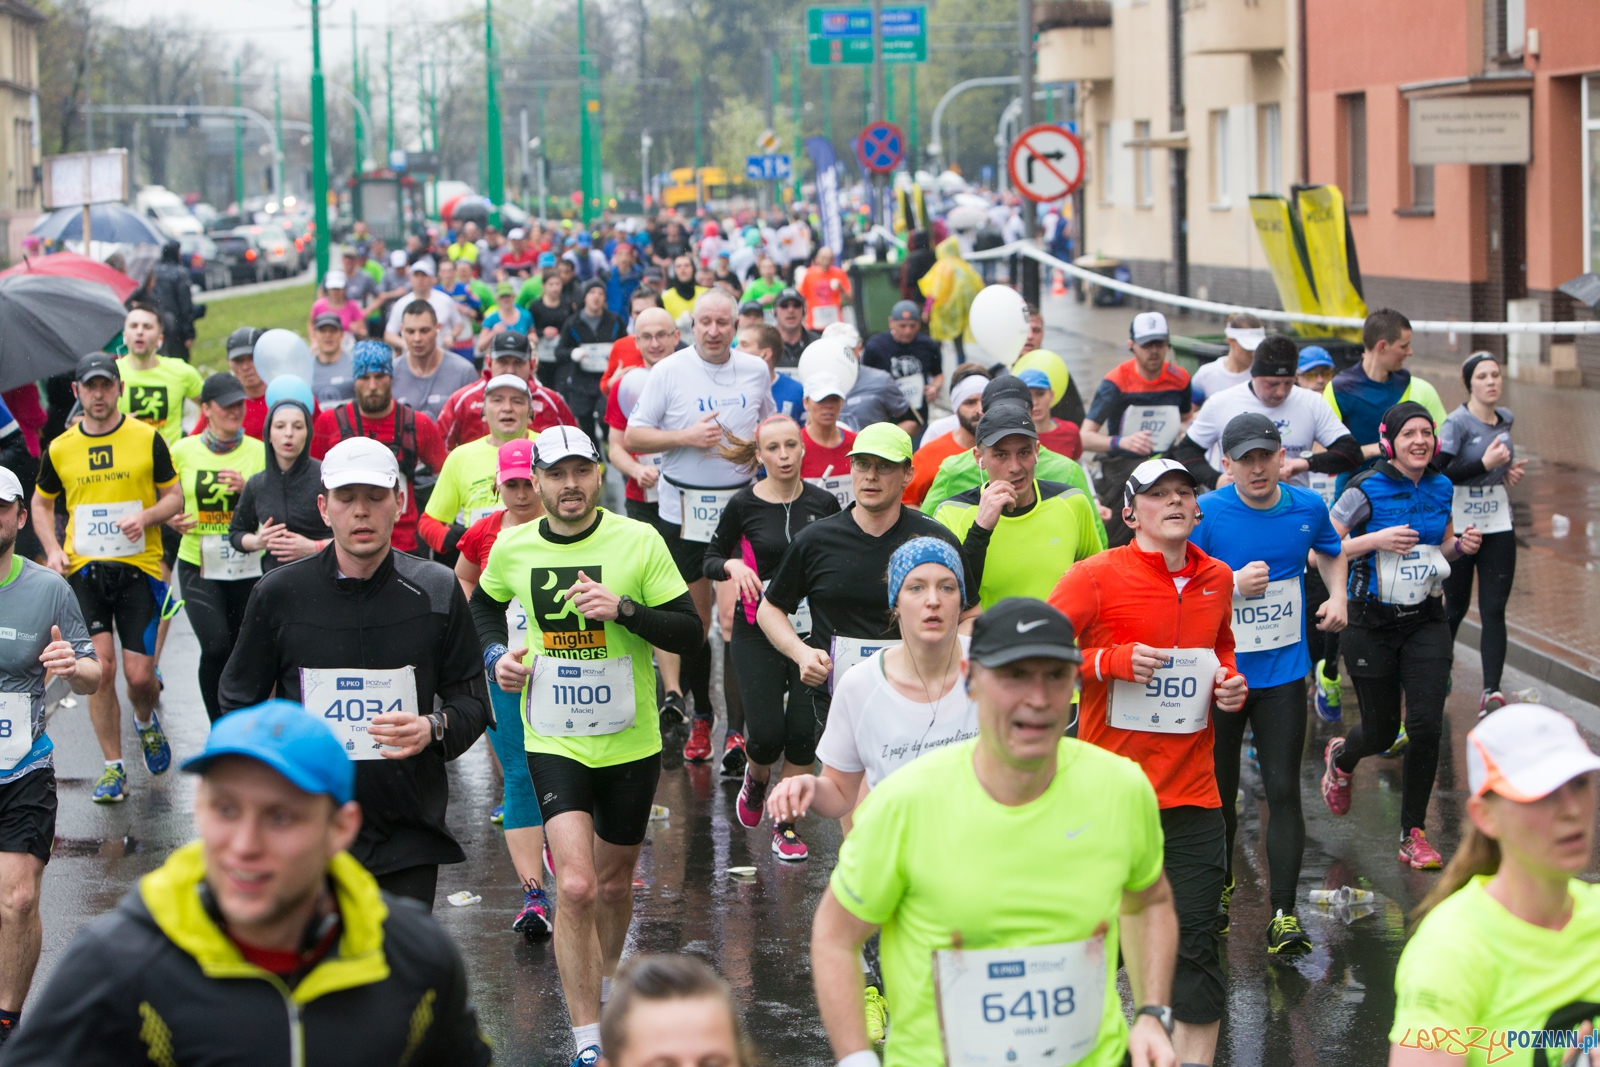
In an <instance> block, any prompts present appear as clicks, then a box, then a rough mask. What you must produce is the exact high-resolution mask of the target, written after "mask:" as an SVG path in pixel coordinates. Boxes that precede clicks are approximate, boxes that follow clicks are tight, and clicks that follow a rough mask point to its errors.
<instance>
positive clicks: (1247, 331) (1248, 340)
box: [1222, 326, 1267, 352]
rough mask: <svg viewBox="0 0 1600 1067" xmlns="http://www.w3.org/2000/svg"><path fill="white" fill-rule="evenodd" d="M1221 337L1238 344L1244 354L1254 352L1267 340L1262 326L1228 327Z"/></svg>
mask: <svg viewBox="0 0 1600 1067" xmlns="http://www.w3.org/2000/svg"><path fill="white" fill-rule="evenodd" d="M1222 335H1223V336H1224V337H1226V338H1228V340H1230V341H1236V342H1238V344H1239V347H1240V348H1242V349H1244V350H1245V351H1246V352H1254V351H1255V350H1256V349H1257V348H1259V347H1260V346H1261V342H1262V341H1265V340H1266V339H1267V331H1266V328H1265V327H1263V326H1229V327H1228V328H1227V329H1225V330H1223V331H1222Z"/></svg>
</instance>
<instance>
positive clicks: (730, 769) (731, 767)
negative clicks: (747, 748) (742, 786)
mask: <svg viewBox="0 0 1600 1067" xmlns="http://www.w3.org/2000/svg"><path fill="white" fill-rule="evenodd" d="M745 762H746V760H745V755H744V735H743V734H741V733H740V732H739V731H738V730H729V731H728V739H727V740H726V741H724V742H723V743H722V777H724V778H743V777H744V765H745Z"/></svg>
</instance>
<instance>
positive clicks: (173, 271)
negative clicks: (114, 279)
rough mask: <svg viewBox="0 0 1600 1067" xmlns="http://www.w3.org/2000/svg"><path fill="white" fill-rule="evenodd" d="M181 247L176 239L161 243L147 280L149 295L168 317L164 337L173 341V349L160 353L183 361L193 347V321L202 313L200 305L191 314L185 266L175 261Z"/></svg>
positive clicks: (203, 312)
mask: <svg viewBox="0 0 1600 1067" xmlns="http://www.w3.org/2000/svg"><path fill="white" fill-rule="evenodd" d="M181 252H182V249H181V246H180V245H179V244H178V242H177V241H168V242H167V243H166V244H164V245H162V246H161V262H160V263H158V264H156V269H155V271H154V276H153V277H152V278H151V279H150V295H151V296H153V297H155V300H156V303H157V304H159V305H161V310H162V311H164V312H166V313H167V314H168V315H171V316H172V329H171V330H169V331H167V337H168V339H169V340H170V341H172V342H173V344H172V347H173V349H174V350H173V351H171V352H167V353H164V354H165V355H169V356H172V357H173V358H174V359H181V360H183V361H185V362H187V361H188V359H189V349H190V348H192V347H194V320H195V319H198V318H200V317H201V316H203V315H204V314H205V308H204V305H202V306H201V310H200V313H199V314H196V313H195V307H194V296H193V294H192V293H191V292H190V290H189V284H190V283H189V269H188V268H187V267H185V266H184V265H183V264H182V263H180V262H179V257H180V255H181Z"/></svg>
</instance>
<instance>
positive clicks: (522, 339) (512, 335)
mask: <svg viewBox="0 0 1600 1067" xmlns="http://www.w3.org/2000/svg"><path fill="white" fill-rule="evenodd" d="M530 351H531V349H530V348H529V347H528V335H527V334H525V333H523V332H522V331H521V330H507V331H505V332H504V333H497V334H495V336H494V341H493V342H492V343H491V344H490V345H489V358H490V359H493V358H495V357H496V356H521V357H522V358H523V359H527V358H528V354H529V352H530Z"/></svg>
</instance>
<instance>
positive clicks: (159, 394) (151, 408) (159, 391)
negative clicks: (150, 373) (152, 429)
mask: <svg viewBox="0 0 1600 1067" xmlns="http://www.w3.org/2000/svg"><path fill="white" fill-rule="evenodd" d="M128 413H129V414H130V415H132V416H133V417H134V418H136V419H138V420H139V421H140V422H147V423H149V424H150V425H151V426H165V425H166V424H167V387H166V386H164V385H133V386H129V387H128Z"/></svg>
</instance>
